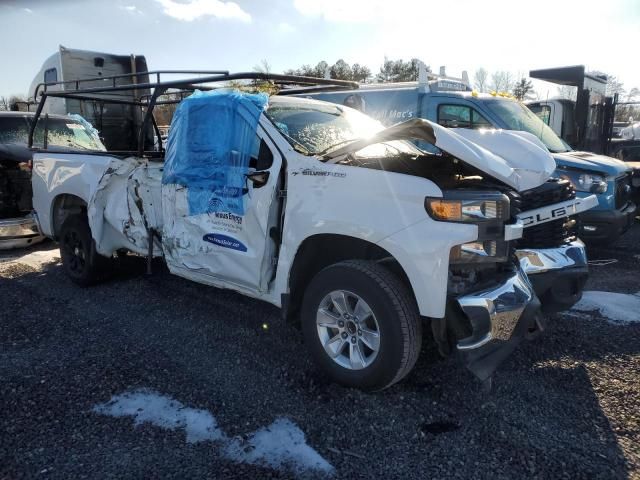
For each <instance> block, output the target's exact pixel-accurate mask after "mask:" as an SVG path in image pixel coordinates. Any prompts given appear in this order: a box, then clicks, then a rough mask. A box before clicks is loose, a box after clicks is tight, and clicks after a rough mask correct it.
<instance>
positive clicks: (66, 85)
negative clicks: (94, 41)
mask: <svg viewBox="0 0 640 480" xmlns="http://www.w3.org/2000/svg"><path fill="white" fill-rule="evenodd" d="M202 74H204V75H228V74H229V71H228V70H151V71H141V72H135V73H122V74H120V75H108V76H104V77H103V76H98V77H88V78H78V79H75V80H60V81H59V82H47V83H45V82H41V83H39V84H38V85H36V89H35V91H34V92H33V98H34V100H36V101H37V99H38V93H39V91H40V89H42V90H43V91H47V89H48V88H49V87H54V86H62V88H63V89H64V90H80V88H81V87H80V85H81V84H83V83H84V84H86V83H89V82H94V83H95V82H105V83H106V82H107V81H109V83H110V85H109V86H112V87H115V86H117V85H118V81H119V80H120V81H122V80H125V79H126V80H129V81H130V82H131V84H134V83H137V79H138V78H139V77H145V76H146V77H147V78H151V77H153V76H155V77H156V83H160V82H161V81H162V75H202ZM121 85H123V84H121ZM124 85H127V84H126V83H125V84H124Z"/></svg>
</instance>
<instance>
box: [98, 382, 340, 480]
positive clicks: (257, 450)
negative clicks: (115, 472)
mask: <svg viewBox="0 0 640 480" xmlns="http://www.w3.org/2000/svg"><path fill="white" fill-rule="evenodd" d="M93 411H94V412H96V413H99V414H102V415H108V416H111V417H116V418H120V417H133V423H134V425H141V424H143V423H150V424H152V425H155V426H158V427H160V428H164V429H166V430H176V429H183V430H184V431H185V433H186V436H187V442H189V443H195V442H203V441H215V442H218V443H221V444H222V445H221V451H222V454H223V455H224V456H225V457H226V458H228V459H230V460H232V461H235V462H239V463H249V464H252V465H261V466H266V467H271V468H273V469H276V470H281V471H285V470H288V471H292V472H294V473H296V474H302V473H304V472H306V471H309V470H316V471H320V472H324V473H332V472H333V467H332V466H331V464H330V463H329V462H327V461H326V460H325V459H324V458H322V456H321V455H320V454H319V453H318V452H316V451H315V450H314V449H313V448H311V447H310V446H309V445H307V443H306V439H305V435H304V432H303V431H302V430H300V428H298V426H297V425H296V424H295V423H293V422H292V421H291V420H289V419H287V418H278V419H277V420H275V421H274V422H273V423H272V424H271V425H270V426H268V427H266V428H262V429H260V430H257V431H255V432H253V433H250V434H249V435H245V436H242V437H237V438H233V439H230V438H229V437H227V436H226V435H225V433H224V432H223V431H222V430H221V429H220V428H218V423H217V421H216V419H215V417H214V416H213V415H212V414H211V413H210V412H209V411H207V410H197V409H194V408H189V407H186V406H185V405H183V404H182V403H181V402H179V401H178V400H175V399H173V398H171V397H169V396H166V395H162V394H160V393H158V392H155V391H153V390H149V389H138V390H133V391H130V392H125V393H122V394H120V395H115V396H114V397H112V398H111V400H110V401H108V402H106V403H101V404H98V405H96V406H94V407H93ZM244 438H246V440H244Z"/></svg>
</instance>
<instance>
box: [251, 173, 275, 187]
mask: <svg viewBox="0 0 640 480" xmlns="http://www.w3.org/2000/svg"><path fill="white" fill-rule="evenodd" d="M269 173H270V172H269V171H262V172H251V173H247V174H246V177H247V179H249V180H250V181H251V183H253V188H260V187H264V186H265V185H266V184H267V182H268V181H269Z"/></svg>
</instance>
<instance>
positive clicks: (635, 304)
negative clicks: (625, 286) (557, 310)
mask: <svg viewBox="0 0 640 480" xmlns="http://www.w3.org/2000/svg"><path fill="white" fill-rule="evenodd" d="M572 310H575V311H577V312H592V311H594V310H597V311H599V312H600V314H601V315H602V316H603V317H606V318H607V319H608V320H609V321H610V322H611V323H615V324H622V325H627V324H629V323H635V322H640V292H638V293H636V294H630V293H615V292H600V291H586V292H584V293H583V294H582V300H580V301H579V302H578V303H576V304H575V305H574V306H573V308H572Z"/></svg>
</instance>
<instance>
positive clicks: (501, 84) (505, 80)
mask: <svg viewBox="0 0 640 480" xmlns="http://www.w3.org/2000/svg"><path fill="white" fill-rule="evenodd" d="M514 86H515V81H514V80H513V75H512V74H511V72H507V71H505V70H500V71H498V72H494V73H492V74H491V83H490V84H489V88H490V89H491V90H493V91H495V92H510V91H511V90H513V87H514Z"/></svg>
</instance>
